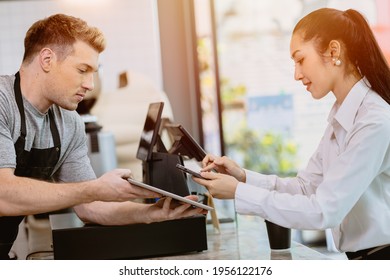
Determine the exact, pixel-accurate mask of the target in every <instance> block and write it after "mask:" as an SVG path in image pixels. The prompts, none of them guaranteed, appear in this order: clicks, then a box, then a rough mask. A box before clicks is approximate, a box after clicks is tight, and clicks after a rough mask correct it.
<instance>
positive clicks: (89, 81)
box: [83, 73, 95, 91]
mask: <svg viewBox="0 0 390 280" xmlns="http://www.w3.org/2000/svg"><path fill="white" fill-rule="evenodd" d="M83 87H84V88H85V89H87V90H89V91H91V90H93V89H94V88H95V84H94V81H93V73H91V74H88V75H87V76H86V78H85V80H84V83H83Z"/></svg>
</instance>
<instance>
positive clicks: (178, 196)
mask: <svg viewBox="0 0 390 280" xmlns="http://www.w3.org/2000/svg"><path fill="white" fill-rule="evenodd" d="M127 180H128V181H129V182H130V184H132V185H135V186H138V187H141V188H145V189H148V190H150V191H153V192H156V193H159V194H162V195H164V196H168V197H172V198H173V199H176V200H179V201H181V202H185V203H188V204H191V205H193V206H196V207H199V208H202V209H205V210H208V211H211V210H213V209H214V208H212V207H210V206H207V205H204V204H203V203H199V202H197V201H193V200H191V199H188V198H185V197H182V196H180V195H177V194H174V193H171V192H167V191H164V190H162V189H159V188H156V187H153V186H150V185H147V184H145V183H142V182H139V181H136V180H134V179H131V178H128V179H127Z"/></svg>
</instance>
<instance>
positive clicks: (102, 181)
mask: <svg viewBox="0 0 390 280" xmlns="http://www.w3.org/2000/svg"><path fill="white" fill-rule="evenodd" d="M131 176H132V175H131V171H130V170H128V169H115V170H113V171H110V172H107V173H105V174H103V175H102V176H101V177H99V178H98V179H96V180H95V183H96V185H97V188H98V192H99V193H98V195H99V199H96V200H101V201H127V200H129V199H133V198H158V197H161V195H160V194H158V193H155V192H152V191H149V190H147V189H144V188H141V187H137V186H134V185H132V184H130V183H129V181H127V178H130V177H131Z"/></svg>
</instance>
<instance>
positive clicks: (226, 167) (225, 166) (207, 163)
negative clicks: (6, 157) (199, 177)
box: [201, 154, 246, 183]
mask: <svg viewBox="0 0 390 280" xmlns="http://www.w3.org/2000/svg"><path fill="white" fill-rule="evenodd" d="M202 166H203V169H202V170H201V171H212V170H215V171H217V172H218V173H222V174H227V175H231V176H233V177H234V178H236V179H237V180H238V181H239V182H244V183H245V181H246V174H245V171H244V169H242V168H241V167H240V166H239V165H238V164H237V163H236V162H235V161H233V160H231V159H229V158H228V157H226V156H223V157H216V156H214V155H211V154H207V155H206V156H205V157H204V159H203V160H202Z"/></svg>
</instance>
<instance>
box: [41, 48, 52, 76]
mask: <svg viewBox="0 0 390 280" xmlns="http://www.w3.org/2000/svg"><path fill="white" fill-rule="evenodd" d="M54 59H55V53H54V52H53V50H52V49H50V48H43V49H42V50H41V51H40V52H39V63H40V65H41V67H42V70H43V71H45V72H49V71H50V69H51V67H52V65H53V62H54Z"/></svg>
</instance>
